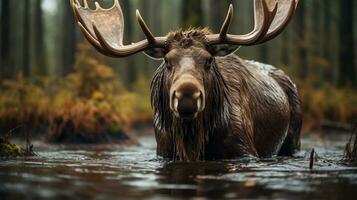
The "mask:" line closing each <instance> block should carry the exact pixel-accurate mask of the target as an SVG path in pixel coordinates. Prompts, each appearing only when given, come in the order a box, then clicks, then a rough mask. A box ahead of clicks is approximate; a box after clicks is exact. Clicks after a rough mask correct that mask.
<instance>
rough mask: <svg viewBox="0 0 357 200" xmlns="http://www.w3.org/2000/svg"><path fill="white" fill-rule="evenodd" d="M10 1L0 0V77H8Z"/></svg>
mask: <svg viewBox="0 0 357 200" xmlns="http://www.w3.org/2000/svg"><path fill="white" fill-rule="evenodd" d="M10 2H11V1H10V0H1V1H0V6H1V8H0V9H1V11H0V12H1V13H0V79H2V78H5V77H8V75H9V69H10V68H9V65H10V63H9V62H10V60H9V54H10V32H9V30H10V27H11V23H10Z"/></svg>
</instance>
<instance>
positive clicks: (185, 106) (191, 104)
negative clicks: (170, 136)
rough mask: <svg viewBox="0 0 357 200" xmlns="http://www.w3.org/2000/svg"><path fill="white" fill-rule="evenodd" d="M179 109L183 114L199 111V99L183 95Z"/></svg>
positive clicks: (179, 101) (178, 104)
mask: <svg viewBox="0 0 357 200" xmlns="http://www.w3.org/2000/svg"><path fill="white" fill-rule="evenodd" d="M177 111H178V112H179V113H180V114H182V115H192V114H194V113H196V112H197V111H198V107H197V101H196V100H195V99H192V98H186V97H183V98H181V99H180V100H178V103H177Z"/></svg>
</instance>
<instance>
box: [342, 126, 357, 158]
mask: <svg viewBox="0 0 357 200" xmlns="http://www.w3.org/2000/svg"><path fill="white" fill-rule="evenodd" d="M343 160H344V161H345V162H349V163H354V164H357V121H355V122H354V123H353V126H352V135H351V137H350V140H349V141H348V143H347V144H346V147H345V153H344V158H343Z"/></svg>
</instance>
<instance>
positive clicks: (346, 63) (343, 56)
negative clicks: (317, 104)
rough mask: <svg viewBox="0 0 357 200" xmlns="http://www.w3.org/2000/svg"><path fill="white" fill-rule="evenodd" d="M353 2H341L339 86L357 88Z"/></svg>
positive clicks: (349, 0)
mask: <svg viewBox="0 0 357 200" xmlns="http://www.w3.org/2000/svg"><path fill="white" fill-rule="evenodd" d="M353 25H354V24H353V1H352V0H343V1H340V44H341V48H340V51H339V62H340V67H339V69H340V70H339V71H340V73H339V86H341V87H343V86H347V85H353V86H356V85H357V83H356V74H355V61H354V38H353V31H354V30H353Z"/></svg>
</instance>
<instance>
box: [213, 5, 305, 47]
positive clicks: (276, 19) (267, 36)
mask: <svg viewBox="0 0 357 200" xmlns="http://www.w3.org/2000/svg"><path fill="white" fill-rule="evenodd" d="M298 2H299V0H255V1H254V21H255V26H254V30H253V31H252V32H250V33H249V34H246V35H230V34H227V32H228V29H229V26H230V24H231V22H232V18H233V5H232V4H231V5H230V6H229V10H228V14H227V17H226V20H225V21H224V23H223V25H222V28H221V31H220V33H219V34H213V35H208V36H207V38H208V43H209V44H211V45H216V44H232V45H240V46H251V45H255V44H259V43H263V42H266V41H268V40H271V39H273V38H274V37H276V36H277V35H279V34H280V33H281V32H282V31H283V30H284V28H285V27H286V26H287V24H288V23H289V21H290V19H291V18H292V16H293V15H294V13H295V10H296V7H297V4H298ZM272 7H273V9H272V10H271V11H270V10H269V8H272Z"/></svg>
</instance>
